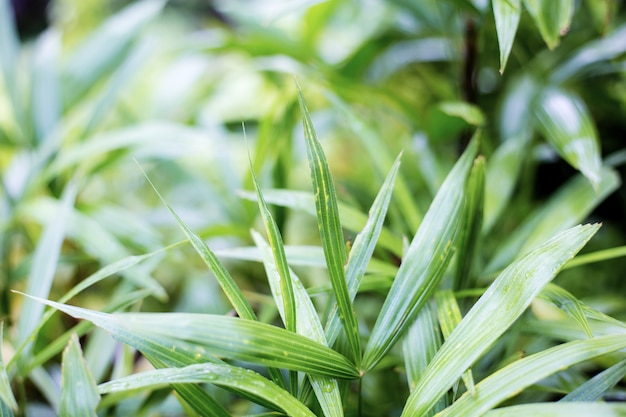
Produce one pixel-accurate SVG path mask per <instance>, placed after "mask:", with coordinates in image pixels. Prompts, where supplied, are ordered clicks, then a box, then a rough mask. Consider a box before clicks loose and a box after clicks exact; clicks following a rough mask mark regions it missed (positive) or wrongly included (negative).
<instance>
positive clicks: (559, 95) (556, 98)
mask: <svg viewBox="0 0 626 417" xmlns="http://www.w3.org/2000/svg"><path fill="white" fill-rule="evenodd" d="M537 100H538V105H537V106H536V107H535V115H536V117H537V120H538V121H539V124H540V126H541V128H542V130H543V131H544V133H545V136H546V139H547V140H548V141H549V142H550V143H551V144H552V146H554V148H555V149H556V150H557V152H558V153H559V154H560V155H561V156H562V157H563V159H565V160H566V161H567V162H568V163H569V164H570V165H571V166H573V167H574V168H576V169H578V170H579V171H580V172H581V173H582V174H583V175H584V176H585V177H587V178H588V179H589V181H590V182H591V184H592V185H593V186H594V188H595V189H598V188H599V187H600V181H601V176H602V173H601V169H602V161H601V155H600V144H599V141H598V136H597V133H596V130H595V126H594V123H593V119H592V118H591V115H590V114H589V110H588V109H587V107H586V106H585V104H584V103H583V101H582V100H581V99H580V97H578V96H577V95H574V94H573V93H571V92H567V91H565V90H563V89H560V88H558V87H548V88H545V89H544V90H543V91H542V92H541V93H540V94H539V96H538V98H537Z"/></svg>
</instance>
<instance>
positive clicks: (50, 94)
mask: <svg viewBox="0 0 626 417" xmlns="http://www.w3.org/2000/svg"><path fill="white" fill-rule="evenodd" d="M60 55H61V35H60V34H59V33H58V32H57V31H55V30H54V29H50V30H48V31H46V32H44V33H43V34H42V35H41V36H40V37H39V39H38V40H37V45H36V49H35V59H34V62H33V88H32V95H33V98H32V106H33V122H34V125H35V133H36V135H37V139H38V141H39V143H42V142H44V140H46V139H47V138H48V137H49V136H50V135H51V134H52V133H53V131H54V129H55V127H56V126H57V123H58V121H59V119H60V118H61V111H62V107H63V103H62V99H61V91H60V90H61V89H60V83H59V74H58V73H57V66H58V64H59V58H60Z"/></svg>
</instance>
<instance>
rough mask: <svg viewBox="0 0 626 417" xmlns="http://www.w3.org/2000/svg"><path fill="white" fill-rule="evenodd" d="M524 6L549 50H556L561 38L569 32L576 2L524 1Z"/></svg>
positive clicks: (571, 0) (569, 0)
mask: <svg viewBox="0 0 626 417" xmlns="http://www.w3.org/2000/svg"><path fill="white" fill-rule="evenodd" d="M524 4H525V5H526V9H527V10H528V13H529V14H530V17H531V18H532V19H533V20H534V21H535V25H536V26H537V29H539V33H540V34H541V37H542V38H543V40H544V42H545V43H546V44H547V45H548V48H550V49H554V48H556V47H557V46H558V44H559V42H560V40H561V36H562V35H565V33H567V31H568V30H569V26H570V22H571V20H572V14H573V13H574V1H573V0H551V1H545V0H524Z"/></svg>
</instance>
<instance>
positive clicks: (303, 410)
mask: <svg viewBox="0 0 626 417" xmlns="http://www.w3.org/2000/svg"><path fill="white" fill-rule="evenodd" d="M168 383H172V384H173V383H176V384H189V383H208V384H213V385H217V386H221V387H229V388H235V389H237V390H240V391H244V392H246V393H248V394H251V395H253V396H256V397H260V398H265V399H267V400H268V401H270V402H271V403H272V404H273V405H275V406H276V407H278V408H279V409H281V410H283V411H284V412H285V413H287V414H288V415H290V416H302V417H314V416H315V415H314V414H313V413H312V412H311V411H310V410H309V409H308V408H307V407H306V406H304V405H303V404H302V403H301V402H299V401H298V400H297V399H296V398H294V397H293V396H291V394H289V393H288V392H287V391H285V390H283V389H282V388H280V387H278V386H277V385H275V384H274V383H272V382H271V381H269V380H267V379H266V378H264V377H262V376H261V375H259V374H257V373H256V372H253V371H250V370H248V369H243V368H239V367H236V366H231V365H226V364H213V363H206V364H197V365H189V366H186V367H184V368H168V369H158V370H154V371H148V372H142V373H140V374H135V375H131V376H128V377H125V378H121V379H118V380H115V381H111V382H107V383H105V384H101V385H100V386H99V387H98V391H99V392H100V393H101V394H108V393H114V392H120V391H127V390H133V389H142V388H154V387H158V386H162V385H166V384H168Z"/></svg>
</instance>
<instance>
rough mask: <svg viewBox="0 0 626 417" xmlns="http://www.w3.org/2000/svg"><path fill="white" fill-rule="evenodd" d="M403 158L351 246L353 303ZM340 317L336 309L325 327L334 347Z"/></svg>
mask: <svg viewBox="0 0 626 417" xmlns="http://www.w3.org/2000/svg"><path fill="white" fill-rule="evenodd" d="M401 156H402V155H398V158H397V159H396V162H395V163H394V164H393V166H392V167H391V171H389V174H388V175H387V178H386V179H385V182H384V183H383V185H382V187H381V188H380V190H379V191H378V195H377V196H376V199H375V200H374V203H373V204H372V207H371V208H370V211H369V217H368V220H367V223H366V224H365V226H364V227H363V230H361V232H360V233H359V234H358V235H357V236H356V238H355V239H354V244H353V245H352V250H351V251H350V256H349V257H348V264H347V266H346V280H347V282H348V291H349V293H350V300H351V301H354V298H355V297H356V294H357V292H358V290H359V287H360V285H361V281H362V279H363V275H364V274H365V270H366V268H367V266H368V264H369V263H370V262H371V259H372V254H373V253H374V249H375V248H376V242H377V241H378V237H379V236H380V234H381V231H382V228H383V223H384V221H385V216H386V214H387V209H388V208H389V202H390V201H391V193H392V192H393V189H394V184H395V181H396V178H397V176H398V172H399V170H400V158H401ZM393 272H394V273H393V275H395V273H396V272H397V270H395V271H393ZM338 314H339V311H338V309H337V306H336V305H334V306H333V308H332V310H331V312H330V315H329V319H328V322H327V323H326V335H327V337H328V343H329V344H330V345H331V346H332V345H333V343H335V340H336V339H337V336H338V335H339V330H340V327H339V326H340V321H339V317H338Z"/></svg>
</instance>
